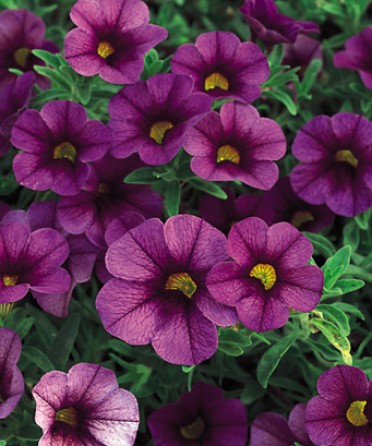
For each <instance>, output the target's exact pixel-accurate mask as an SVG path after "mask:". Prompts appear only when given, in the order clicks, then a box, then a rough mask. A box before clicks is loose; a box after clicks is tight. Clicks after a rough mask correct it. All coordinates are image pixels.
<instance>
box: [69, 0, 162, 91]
mask: <svg viewBox="0 0 372 446" xmlns="http://www.w3.org/2000/svg"><path fill="white" fill-rule="evenodd" d="M70 17H71V20H72V21H73V22H74V23H75V25H77V26H78V28H75V29H73V30H72V31H70V32H69V33H68V34H67V36H66V38H65V56H66V60H67V62H68V63H69V64H70V65H71V66H72V68H73V69H74V70H75V71H77V72H78V73H79V74H82V75H84V76H93V75H95V74H97V73H98V74H99V76H100V77H101V78H102V79H104V80H105V81H107V82H111V83H113V84H132V83H134V82H136V81H137V80H138V78H139V76H140V74H141V72H142V70H143V66H144V56H145V54H146V53H147V52H148V51H149V50H150V49H151V48H153V47H154V46H156V45H157V44H158V43H159V42H161V41H162V40H164V39H166V37H167V35H168V32H167V30H166V29H164V28H162V27H161V26H156V25H149V20H150V16H149V9H148V7H147V6H146V4H145V3H144V2H142V1H140V0H95V1H89V0H78V1H77V2H76V3H75V4H74V6H73V7H72V9H71V14H70Z"/></svg>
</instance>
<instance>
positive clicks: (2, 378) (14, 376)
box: [0, 327, 24, 420]
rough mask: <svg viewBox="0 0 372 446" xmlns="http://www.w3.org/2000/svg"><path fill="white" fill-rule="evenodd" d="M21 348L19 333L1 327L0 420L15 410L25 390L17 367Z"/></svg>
mask: <svg viewBox="0 0 372 446" xmlns="http://www.w3.org/2000/svg"><path fill="white" fill-rule="evenodd" d="M21 350H22V344H21V340H20V338H19V336H18V334H17V333H16V332H15V331H13V330H10V329H9V328H3V327H0V420H1V419H3V418H6V417H7V416H8V415H9V414H10V413H11V412H12V411H13V409H14V408H15V407H16V405H17V404H18V401H19V400H20V399H21V396H22V394H23V391H24V382H23V376H22V373H21V371H20V370H19V368H18V367H17V362H18V359H19V356H20V354H21Z"/></svg>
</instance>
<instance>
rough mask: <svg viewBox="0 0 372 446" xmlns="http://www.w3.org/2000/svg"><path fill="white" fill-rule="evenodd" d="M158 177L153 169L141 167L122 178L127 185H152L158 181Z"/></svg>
mask: <svg viewBox="0 0 372 446" xmlns="http://www.w3.org/2000/svg"><path fill="white" fill-rule="evenodd" d="M159 179H160V177H157V176H156V171H155V170H154V168H153V167H141V168H140V169H136V170H134V171H133V172H131V173H130V174H129V175H127V176H126V177H125V178H124V183H127V184H152V183H156V182H157V181H159Z"/></svg>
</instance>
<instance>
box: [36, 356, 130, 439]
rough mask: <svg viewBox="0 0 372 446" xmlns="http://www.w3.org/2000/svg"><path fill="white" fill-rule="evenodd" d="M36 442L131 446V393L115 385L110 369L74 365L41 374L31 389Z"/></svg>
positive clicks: (98, 366) (95, 365) (90, 365)
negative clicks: (38, 432) (37, 429)
mask: <svg viewBox="0 0 372 446" xmlns="http://www.w3.org/2000/svg"><path fill="white" fill-rule="evenodd" d="M32 394H33V396H34V398H35V400H36V415H35V421H36V423H37V424H38V425H39V426H40V427H41V428H42V430H43V436H42V438H41V439H40V440H39V446H49V445H53V446H62V445H71V446H72V445H73V446H84V445H86V446H87V445H88V444H89V445H92V446H93V445H94V446H98V445H100V446H117V445H125V446H132V445H133V444H134V441H135V438H136V434H137V430H138V425H139V412H138V404H137V401H136V398H135V397H134V395H133V394H132V393H130V392H128V391H127V390H124V389H121V388H119V386H118V383H117V380H116V377H115V374H114V372H113V371H111V370H109V369H106V368H105V367H102V366H100V365H98V364H88V363H80V364H76V365H75V366H73V367H72V368H71V369H70V371H69V372H68V373H63V372H58V371H53V372H49V373H47V374H45V375H44V376H43V377H42V378H41V380H40V381H39V382H38V384H36V386H35V387H34V389H33V391H32Z"/></svg>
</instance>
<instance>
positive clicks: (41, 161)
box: [12, 101, 110, 195]
mask: <svg viewBox="0 0 372 446" xmlns="http://www.w3.org/2000/svg"><path fill="white" fill-rule="evenodd" d="M12 143H13V144H14V145H15V146H16V147H18V148H19V149H22V152H21V153H19V154H18V155H17V156H16V157H15V158H14V162H13V170H14V174H15V177H16V179H17V181H18V182H19V183H20V184H21V185H22V186H26V187H28V188H29V189H33V190H39V191H44V190H47V189H52V191H53V192H56V193H57V194H60V195H76V194H78V193H79V192H80V189H81V188H82V186H83V185H84V184H85V182H86V180H87V178H88V174H89V166H88V164H87V163H88V162H90V161H96V160H98V159H100V158H102V157H103V156H104V155H105V153H106V152H107V151H108V149H109V147H110V134H109V131H108V129H107V128H106V127H105V125H104V124H102V123H101V122H100V121H88V120H87V113H86V111H85V109H84V107H82V106H81V105H79V104H75V103H74V102H70V101H51V102H48V103H47V104H46V105H44V107H43V108H42V109H41V111H40V112H38V111H36V110H26V111H25V112H24V113H23V114H22V115H21V116H20V117H19V119H18V120H17V122H16V123H15V125H14V127H13V131H12Z"/></svg>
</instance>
